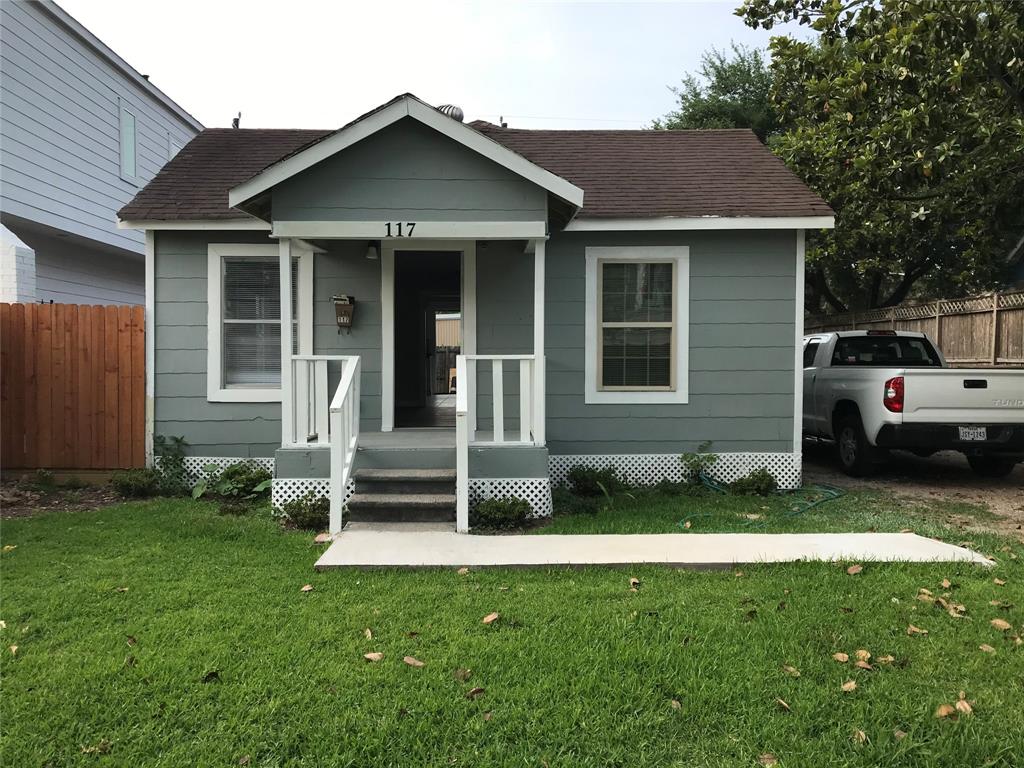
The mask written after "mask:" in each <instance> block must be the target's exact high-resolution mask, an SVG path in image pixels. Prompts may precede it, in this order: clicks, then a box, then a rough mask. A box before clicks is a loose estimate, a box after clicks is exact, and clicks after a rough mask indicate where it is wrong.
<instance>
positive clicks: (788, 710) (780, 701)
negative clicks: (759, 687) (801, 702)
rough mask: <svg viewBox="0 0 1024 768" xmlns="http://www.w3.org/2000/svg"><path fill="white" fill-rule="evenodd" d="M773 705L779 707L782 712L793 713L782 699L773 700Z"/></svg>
mask: <svg viewBox="0 0 1024 768" xmlns="http://www.w3.org/2000/svg"><path fill="white" fill-rule="evenodd" d="M775 703H776V704H778V705H779V709H781V710H783V711H784V712H792V711H793V709H792V707H790V706H789V704H787V703H786V701H785V700H784V699H775Z"/></svg>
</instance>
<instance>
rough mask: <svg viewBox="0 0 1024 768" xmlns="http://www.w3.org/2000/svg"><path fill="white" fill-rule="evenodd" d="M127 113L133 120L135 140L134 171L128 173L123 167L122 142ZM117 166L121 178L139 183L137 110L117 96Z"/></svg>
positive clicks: (132, 182)
mask: <svg viewBox="0 0 1024 768" xmlns="http://www.w3.org/2000/svg"><path fill="white" fill-rule="evenodd" d="M125 114H129V115H131V116H132V119H133V120H134V121H135V131H134V135H133V137H132V138H133V139H134V140H135V173H128V171H127V170H126V169H125V167H124V147H123V146H122V142H123V141H124V116H125ZM117 167H118V172H119V174H120V176H121V179H122V180H124V181H127V182H129V183H131V184H135V185H138V183H139V110H137V109H135V107H133V106H132V105H131V104H129V103H128V102H127V101H126V100H125V99H123V98H120V97H118V100H117Z"/></svg>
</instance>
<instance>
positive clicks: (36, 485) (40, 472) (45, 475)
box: [28, 469, 57, 491]
mask: <svg viewBox="0 0 1024 768" xmlns="http://www.w3.org/2000/svg"><path fill="white" fill-rule="evenodd" d="M28 487H29V488H31V489H32V490H35V491H53V490H56V488H57V478H56V477H54V475H53V472H51V471H50V470H48V469H37V470H36V471H35V472H33V473H32V475H31V476H30V477H29V479H28Z"/></svg>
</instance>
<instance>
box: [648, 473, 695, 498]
mask: <svg viewBox="0 0 1024 768" xmlns="http://www.w3.org/2000/svg"><path fill="white" fill-rule="evenodd" d="M646 490H647V491H648V492H649V493H656V494H661V495H664V496H702V495H704V494H705V493H707V488H705V487H704V484H703V483H702V482H700V479H699V478H697V477H695V478H694V479H693V480H692V481H690V482H688V483H687V482H682V483H674V482H672V481H671V480H659V481H658V482H657V483H655V484H654V485H651V486H648V487H647V489H646Z"/></svg>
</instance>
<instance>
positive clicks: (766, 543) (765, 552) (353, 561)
mask: <svg viewBox="0 0 1024 768" xmlns="http://www.w3.org/2000/svg"><path fill="white" fill-rule="evenodd" d="M801 560H823V561H838V560H842V561H860V562H873V561H900V562H922V563H923V562H969V563H978V564H980V565H988V564H989V563H988V561H987V560H986V559H985V558H984V557H983V556H982V555H980V554H978V553H977V552H974V551H972V550H969V549H965V548H964V547H957V546H954V545H952V544H945V543H943V542H940V541H935V540H934V539H928V538H925V537H923V536H918V535H916V534H913V533H693V534H682V533H663V534H630V535H616V534H605V535H588V536H473V535H465V534H457V533H455V531H453V530H452V528H451V526H450V525H448V524H434V523H430V524H409V523H394V524H362V525H360V524H351V525H349V526H348V527H347V528H345V530H343V531H342V532H341V533H340V534H339V535H338V536H336V537H335V540H334V541H333V542H332V543H331V546H330V547H328V549H327V551H326V552H324V553H323V555H321V557H320V559H319V560H317V562H316V566H315V567H316V569H317V570H324V569H327V568H345V567H357V568H377V567H380V568H393V567H394V568H450V567H461V566H470V567H477V568H481V567H493V566H505V567H517V566H586V565H631V564H638V563H660V564H664V565H670V566H674V567H682V568H728V567H732V566H735V565H745V564H750V563H787V562H797V561H801Z"/></svg>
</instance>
